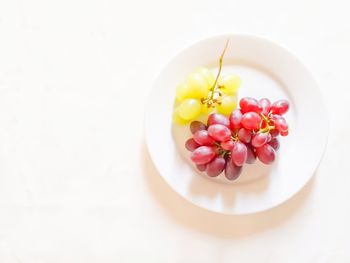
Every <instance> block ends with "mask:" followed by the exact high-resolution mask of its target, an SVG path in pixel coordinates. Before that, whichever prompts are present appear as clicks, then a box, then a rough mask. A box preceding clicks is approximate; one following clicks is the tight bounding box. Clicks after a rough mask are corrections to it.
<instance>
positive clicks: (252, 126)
mask: <svg viewBox="0 0 350 263" xmlns="http://www.w3.org/2000/svg"><path fill="white" fill-rule="evenodd" d="M260 123H261V117H260V115H259V114H257V113H256V112H247V113H245V114H243V116H242V119H241V124H242V126H243V127H244V128H246V129H248V130H257V129H259V127H260Z"/></svg>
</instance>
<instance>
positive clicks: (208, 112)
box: [201, 104, 214, 115]
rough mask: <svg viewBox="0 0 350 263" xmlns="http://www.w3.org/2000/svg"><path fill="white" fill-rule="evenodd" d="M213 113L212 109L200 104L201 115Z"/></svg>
mask: <svg viewBox="0 0 350 263" xmlns="http://www.w3.org/2000/svg"><path fill="white" fill-rule="evenodd" d="M213 111H214V108H213V107H208V106H207V105H206V104H202V108H201V113H203V114H206V115H209V114H210V113H211V112H213Z"/></svg>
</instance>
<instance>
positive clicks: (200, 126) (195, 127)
mask: <svg viewBox="0 0 350 263" xmlns="http://www.w3.org/2000/svg"><path fill="white" fill-rule="evenodd" d="M206 129H207V126H206V125H205V124H204V123H203V122H200V121H193V122H191V124H190V130H191V133H192V134H195V133H196V132H197V131H201V130H206Z"/></svg>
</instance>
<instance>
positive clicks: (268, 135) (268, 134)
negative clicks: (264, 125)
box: [267, 132, 272, 142]
mask: <svg viewBox="0 0 350 263" xmlns="http://www.w3.org/2000/svg"><path fill="white" fill-rule="evenodd" d="M271 140H272V135H271V134H270V133H269V132H268V133H267V142H269V141H271Z"/></svg>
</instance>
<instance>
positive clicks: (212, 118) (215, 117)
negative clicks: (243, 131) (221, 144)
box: [208, 113, 230, 127]
mask: <svg viewBox="0 0 350 263" xmlns="http://www.w3.org/2000/svg"><path fill="white" fill-rule="evenodd" d="M213 124H222V125H225V126H227V127H230V121H229V120H228V118H227V117H226V116H224V115H222V114H219V113H212V114H210V115H209V117H208V126H210V125H213Z"/></svg>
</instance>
